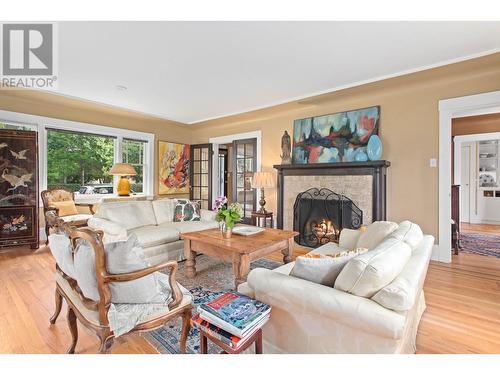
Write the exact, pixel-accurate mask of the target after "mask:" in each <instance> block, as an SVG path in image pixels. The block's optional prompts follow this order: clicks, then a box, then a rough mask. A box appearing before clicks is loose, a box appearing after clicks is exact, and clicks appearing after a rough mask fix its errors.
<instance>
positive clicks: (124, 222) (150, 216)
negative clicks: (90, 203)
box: [96, 201, 156, 230]
mask: <svg viewBox="0 0 500 375" xmlns="http://www.w3.org/2000/svg"><path fill="white" fill-rule="evenodd" d="M96 217H99V218H101V219H107V220H110V221H113V222H115V223H118V224H120V225H121V226H122V227H124V228H125V229H126V230H130V229H134V228H139V227H144V226H146V225H156V217H155V213H154V210H153V205H152V204H151V201H127V202H110V203H103V204H101V205H100V206H99V211H98V212H97V214H96Z"/></svg>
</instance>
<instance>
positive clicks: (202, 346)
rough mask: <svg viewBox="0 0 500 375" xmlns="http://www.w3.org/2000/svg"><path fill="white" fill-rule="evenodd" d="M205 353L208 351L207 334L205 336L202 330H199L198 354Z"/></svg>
mask: <svg viewBox="0 0 500 375" xmlns="http://www.w3.org/2000/svg"><path fill="white" fill-rule="evenodd" d="M207 353H208V343H207V336H205V335H204V334H203V332H202V331H201V330H200V354H207Z"/></svg>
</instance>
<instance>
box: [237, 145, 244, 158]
mask: <svg viewBox="0 0 500 375" xmlns="http://www.w3.org/2000/svg"><path fill="white" fill-rule="evenodd" d="M236 157H237V158H244V157H245V145H244V144H238V146H237V147H236Z"/></svg>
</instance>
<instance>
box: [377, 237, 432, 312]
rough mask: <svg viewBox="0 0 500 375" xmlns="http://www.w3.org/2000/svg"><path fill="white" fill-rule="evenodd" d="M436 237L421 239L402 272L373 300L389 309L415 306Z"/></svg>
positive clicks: (396, 309) (407, 308)
mask: <svg viewBox="0 0 500 375" xmlns="http://www.w3.org/2000/svg"><path fill="white" fill-rule="evenodd" d="M433 244H434V237H432V236H426V237H425V239H423V240H422V241H420V246H418V247H417V248H416V249H415V250H414V251H413V253H412V256H411V258H410V260H409V261H408V263H406V265H405V267H404V268H403V270H402V271H401V273H400V274H399V275H398V276H397V277H396V278H395V279H394V281H392V282H391V283H390V284H389V285H387V286H385V287H384V288H382V289H381V290H380V291H378V292H377V294H375V295H374V296H373V297H372V300H374V301H375V302H377V303H379V304H380V305H382V306H384V307H385V308H387V309H391V310H395V311H408V310H411V309H412V307H413V306H414V304H415V302H416V299H417V294H418V293H419V291H420V290H421V289H422V286H423V283H424V280H425V275H426V271H427V267H428V265H429V260H430V258H431V253H432V245H433Z"/></svg>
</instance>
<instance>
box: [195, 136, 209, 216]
mask: <svg viewBox="0 0 500 375" xmlns="http://www.w3.org/2000/svg"><path fill="white" fill-rule="evenodd" d="M190 154H191V157H190V168H189V171H190V172H189V175H190V181H191V191H190V199H191V200H195V201H201V208H204V209H207V210H211V209H212V154H213V149H212V145H211V144H209V143H207V144H200V145H191V149H190Z"/></svg>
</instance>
